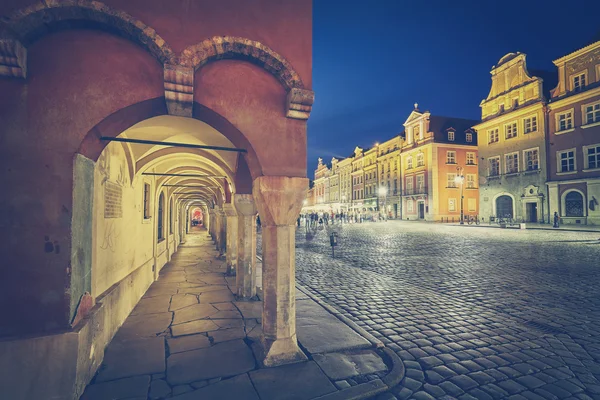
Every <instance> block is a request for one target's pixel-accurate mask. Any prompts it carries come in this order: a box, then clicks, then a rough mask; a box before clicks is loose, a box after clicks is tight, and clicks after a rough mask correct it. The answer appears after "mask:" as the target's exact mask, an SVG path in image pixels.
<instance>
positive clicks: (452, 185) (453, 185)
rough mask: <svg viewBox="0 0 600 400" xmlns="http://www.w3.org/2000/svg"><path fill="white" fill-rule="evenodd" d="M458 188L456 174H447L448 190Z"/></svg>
mask: <svg viewBox="0 0 600 400" xmlns="http://www.w3.org/2000/svg"><path fill="white" fill-rule="evenodd" d="M450 177H452V179H450ZM457 187H458V186H457V185H456V172H447V173H446V188H449V189H456V188H457Z"/></svg>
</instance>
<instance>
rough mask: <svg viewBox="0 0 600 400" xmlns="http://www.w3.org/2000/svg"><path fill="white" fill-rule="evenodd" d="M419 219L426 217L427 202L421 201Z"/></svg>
mask: <svg viewBox="0 0 600 400" xmlns="http://www.w3.org/2000/svg"><path fill="white" fill-rule="evenodd" d="M419 219H425V203H424V202H422V201H420V202H419Z"/></svg>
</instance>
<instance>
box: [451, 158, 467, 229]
mask: <svg viewBox="0 0 600 400" xmlns="http://www.w3.org/2000/svg"><path fill="white" fill-rule="evenodd" d="M454 181H455V182H456V183H458V184H459V185H460V224H461V225H464V224H465V221H464V211H463V200H464V197H465V196H463V183H464V181H465V176H464V175H463V167H456V178H454Z"/></svg>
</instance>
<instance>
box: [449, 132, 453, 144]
mask: <svg viewBox="0 0 600 400" xmlns="http://www.w3.org/2000/svg"><path fill="white" fill-rule="evenodd" d="M448 140H449V141H451V142H454V131H448Z"/></svg>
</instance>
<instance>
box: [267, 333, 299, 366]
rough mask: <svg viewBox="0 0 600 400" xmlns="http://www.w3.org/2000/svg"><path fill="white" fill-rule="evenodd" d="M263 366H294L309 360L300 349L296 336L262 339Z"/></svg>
mask: <svg viewBox="0 0 600 400" xmlns="http://www.w3.org/2000/svg"><path fill="white" fill-rule="evenodd" d="M260 346H261V349H260V350H261V354H260V356H261V357H260V359H262V364H263V365H264V366H265V367H275V366H278V365H284V364H292V363H297V362H301V361H306V360H308V357H306V354H304V352H303V351H302V350H300V347H298V341H297V339H296V335H294V336H292V337H289V338H282V339H275V340H273V339H267V338H265V337H264V335H263V336H261V338H260Z"/></svg>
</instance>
